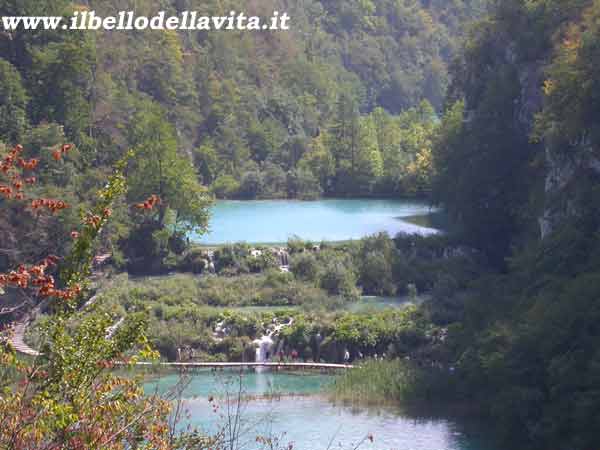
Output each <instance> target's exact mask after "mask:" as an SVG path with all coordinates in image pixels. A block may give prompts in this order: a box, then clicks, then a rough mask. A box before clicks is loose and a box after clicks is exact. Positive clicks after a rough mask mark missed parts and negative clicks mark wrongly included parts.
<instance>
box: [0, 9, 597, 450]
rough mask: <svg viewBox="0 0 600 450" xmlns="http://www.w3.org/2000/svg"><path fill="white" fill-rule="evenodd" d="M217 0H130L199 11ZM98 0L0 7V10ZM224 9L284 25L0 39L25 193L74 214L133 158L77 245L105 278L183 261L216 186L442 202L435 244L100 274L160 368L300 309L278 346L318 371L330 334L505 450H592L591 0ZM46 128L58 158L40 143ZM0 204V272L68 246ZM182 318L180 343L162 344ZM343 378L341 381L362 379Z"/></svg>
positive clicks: (222, 256) (235, 258)
mask: <svg viewBox="0 0 600 450" xmlns="http://www.w3.org/2000/svg"><path fill="white" fill-rule="evenodd" d="M117 3H118V5H117ZM237 3H238V2H234V1H230V2H227V1H226V2H217V1H214V2H212V1H209V2H201V1H196V0H180V1H172V2H170V1H167V2H164V1H163V2H158V1H153V0H138V1H137V2H135V8H136V11H137V12H138V13H140V14H141V13H148V14H150V13H151V12H153V11H155V10H156V9H157V8H158V7H159V6H160V7H161V8H162V9H167V10H169V11H171V12H177V11H182V10H186V9H187V10H197V11H201V12H203V11H205V12H210V13H216V12H228V11H229V10H231V9H236V7H237V8H238V9H239V5H238V4H237ZM117 6H119V7H123V5H122V3H121V2H116V1H102V2H96V1H90V2H87V4H86V5H85V6H82V5H74V4H72V3H71V2H69V1H66V0H64V1H61V0H53V1H50V0H47V1H43V2H42V1H24V2H17V1H10V0H4V1H3V0H0V15H4V14H8V13H10V14H13V15H14V14H23V15H24V14H26V13H31V14H40V13H41V12H48V13H50V12H53V13H57V12H58V13H61V14H62V13H64V14H68V13H69V11H71V10H72V9H73V8H90V9H95V10H96V11H98V12H99V13H103V12H106V11H111V10H114V9H115V8H117ZM132 7H133V6H132ZM247 8H248V11H249V12H256V13H257V14H268V13H269V12H270V11H272V10H274V9H278V8H279V9H281V10H284V9H285V10H287V11H288V12H289V14H290V15H291V16H292V17H293V21H294V24H293V31H292V32H290V33H289V34H285V33H249V34H244V33H237V32H232V33H204V32H178V33H176V32H154V31H153V32H150V31H148V32H139V33H131V34H129V33H106V32H98V33H73V32H70V33H50V32H36V33H32V32H27V33H26V32H21V31H18V32H14V33H3V34H0V141H2V142H3V147H4V145H6V148H11V147H12V146H13V145H14V144H17V143H22V144H23V146H24V147H25V148H26V149H28V151H29V152H33V153H32V157H34V158H39V159H40V160H41V161H42V162H43V163H44V164H43V165H41V169H40V173H39V174H38V178H39V183H38V184H36V186H35V188H34V189H36V190H37V192H38V195H40V196H48V197H61V198H65V200H66V201H67V202H68V203H71V204H78V205H82V206H81V208H82V210H83V208H86V207H88V205H89V204H91V203H92V199H93V197H94V193H95V192H96V190H97V189H98V188H99V187H100V186H103V185H104V183H105V182H106V179H107V177H108V175H109V174H110V173H112V167H113V165H114V164H115V163H116V162H117V161H119V160H120V159H121V158H122V157H123V155H124V154H125V152H126V150H128V149H132V150H133V156H132V158H131V159H130V160H129V162H128V163H127V165H126V167H125V169H124V171H125V174H126V177H127V180H128V183H129V189H128V192H127V195H126V198H125V199H120V200H117V201H116V203H115V204H114V206H113V210H112V217H111V221H110V222H108V223H107V225H106V226H105V227H104V229H103V230H102V233H101V235H100V240H99V242H100V243H99V245H98V247H99V248H98V249H96V250H97V251H104V252H108V253H110V254H111V255H112V260H111V262H112V264H113V266H114V267H115V269H116V270H117V271H123V269H125V268H128V269H130V270H134V269H135V270H137V271H138V272H139V271H140V267H141V268H142V269H144V270H146V271H148V272H164V271H166V270H171V269H177V270H181V271H186V272H196V273H198V272H202V270H203V269H204V266H202V267H200V268H198V267H199V266H200V265H199V261H200V260H201V259H202V258H204V256H203V255H200V252H199V251H198V249H190V248H189V247H188V245H189V242H187V239H186V235H187V233H188V232H189V231H190V230H200V231H201V230H203V229H205V228H206V226H207V223H208V216H207V212H206V207H207V206H208V205H209V204H210V202H211V201H212V200H213V199H214V198H215V197H216V198H239V199H254V198H300V199H312V198H317V197H319V196H365V197H367V196H368V197H370V196H396V197H401V196H421V197H424V198H427V199H429V200H430V201H431V202H432V203H434V204H436V205H439V206H440V207H442V208H443V209H444V210H445V212H446V213H447V214H448V216H449V218H450V220H451V222H452V225H453V227H452V233H450V234H449V235H447V236H444V237H443V238H437V237H435V238H428V239H414V240H411V239H409V238H407V237H396V238H394V239H391V238H389V237H387V236H383V235H382V236H373V237H368V238H365V239H363V240H361V241H358V242H354V243H351V244H347V245H342V246H336V247H334V248H327V247H326V246H323V248H322V249H321V250H322V251H321V252H320V253H319V254H313V253H310V250H309V249H310V248H312V247H313V244H312V243H307V244H306V245H304V244H302V243H290V244H289V249H290V253H291V256H292V260H291V265H290V273H286V274H282V273H279V272H278V271H277V270H276V263H274V262H273V261H271V260H268V259H264V260H260V261H259V262H257V260H256V259H255V258H252V257H251V250H250V248H248V247H247V246H244V245H237V246H230V247H225V248H221V249H219V250H218V252H217V255H216V261H217V268H216V272H217V276H216V277H214V278H211V279H209V280H201V281H198V280H196V279H193V278H186V277H185V276H182V278H176V279H174V281H173V280H171V281H169V282H165V284H161V283H158V284H156V283H155V284H153V283H147V284H145V285H143V286H140V285H139V284H135V283H133V282H130V281H127V280H122V279H120V278H119V279H118V280H117V282H116V284H115V288H114V290H113V292H110V293H108V294H105V297H106V298H107V301H108V307H109V308H112V309H114V310H118V311H120V312H121V311H127V312H129V311H131V312H132V313H134V312H136V311H138V307H139V306H140V304H145V305H146V306H148V307H149V308H150V309H151V319H150V324H151V328H152V331H151V333H153V334H152V336H151V340H152V342H153V343H154V344H155V346H156V347H159V348H160V350H161V351H163V354H164V355H166V356H168V357H173V355H174V354H175V353H176V348H177V346H178V345H181V342H183V343H185V344H186V345H197V346H198V348H199V349H200V351H202V352H203V354H206V355H209V356H210V357H214V358H217V359H219V358H221V359H223V358H240V357H241V355H242V353H243V352H244V346H243V345H245V344H244V343H247V342H250V341H251V338H254V337H255V333H256V328H257V327H258V326H259V325H256V324H257V323H261V322H263V321H265V320H272V319H273V317H277V313H266V314H263V313H256V314H254V315H252V317H251V318H250V319H248V318H247V317H242V316H241V315H240V314H237V313H236V314H229V315H228V316H227V317H226V319H227V320H229V321H230V322H231V326H232V327H234V328H235V327H239V330H238V331H239V335H238V336H235V338H231V339H229V340H227V341H225V343H224V344H222V345H221V346H215V345H212V346H211V345H207V344H206V339H204V338H206V337H207V336H210V333H211V331H212V327H213V326H214V322H215V321H216V320H223V316H222V314H221V313H220V312H215V310H213V309H210V308H212V307H215V306H222V305H227V306H234V307H238V306H248V305H251V306H264V305H270V306H274V305H277V306H283V307H286V308H296V309H294V310H293V311H294V312H293V313H289V312H287V310H286V312H285V314H295V317H296V319H297V322H296V324H295V326H294V327H290V328H289V329H288V330H286V333H287V334H286V339H287V340H288V342H292V343H293V344H294V345H296V346H298V347H303V348H301V353H302V354H303V355H304V354H305V355H306V356H307V357H309V355H310V357H314V353H315V352H316V353H317V354H318V352H319V351H320V350H319V349H318V348H317V349H316V350H315V348H314V342H315V336H316V335H317V334H319V335H321V334H322V335H323V336H326V337H327V338H328V340H327V341H326V343H327V345H328V346H329V347H327V349H326V350H327V351H328V352H329V353H328V354H329V355H331V359H333V360H335V359H339V357H340V350H341V349H343V348H349V349H351V350H352V352H356V353H358V352H360V353H361V354H363V353H364V354H365V355H367V356H370V355H371V354H376V353H379V354H381V353H382V352H386V353H387V354H388V355H390V356H392V357H398V359H397V360H395V361H393V362H392V363H391V364H393V365H391V366H389V367H388V370H386V371H385V372H384V375H382V377H383V378H380V379H379V380H380V383H381V389H390V386H396V385H398V386H400V385H401V386H402V387H403V388H404V387H405V386H406V385H407V384H410V383H412V384H413V385H415V386H418V387H419V391H418V394H416V396H417V397H418V396H422V395H425V396H426V398H427V400H432V399H435V400H436V401H440V402H441V403H444V402H447V403H448V404H450V405H457V404H460V405H465V404H466V405H469V410H471V411H472V412H475V413H476V414H477V415H478V416H483V417H486V418H488V419H491V422H492V423H493V424H494V425H495V428H496V429H497V431H498V432H499V433H500V434H502V435H503V436H504V437H505V438H506V439H507V441H508V442H512V444H508V445H511V447H507V448H533V449H536V450H538V449H539V450H542V449H577V450H589V449H594V448H597V447H598V445H599V443H600V438H599V435H598V429H600V351H599V350H598V344H599V343H600V341H599V337H600V325H599V323H600V303H599V298H600V259H599V256H598V255H599V250H600V234H599V232H598V230H599V229H600V209H599V206H600V190H599V186H600V151H599V148H600V141H599V140H600V132H599V127H598V117H599V114H600V98H599V96H598V92H600V69H599V67H600V25H599V24H600V1H599V0H538V1H530V0H491V1H489V2H484V1H467V0H463V1H461V0H454V1H443V0H421V1H417V0H380V1H376V0H356V1H355V0H352V1H337V0H322V1H312V0H302V1H296V2H285V1H281V2H277V1H272V2H269V1H260V2H259V1H254V2H248V5H247ZM65 141H66V142H73V144H74V147H73V149H72V150H71V151H70V152H69V154H68V156H65V157H63V156H62V155H61V154H58V157H54V155H56V152H57V151H58V150H57V148H60V145H61V144H63V143H64V142H65ZM154 194H156V195H159V196H160V198H161V199H162V203H160V204H158V205H157V207H156V211H155V212H152V213H151V214H143V213H141V212H140V211H139V210H138V209H136V208H135V207H133V208H132V207H129V206H128V205H131V204H132V203H135V202H144V201H145V200H146V199H148V198H151V197H150V196H151V195H154ZM146 201H148V200H146ZM142 205H143V203H142ZM0 212H1V214H0V230H1V231H2V233H0V249H3V251H2V252H0V270H1V271H4V270H8V269H9V268H10V267H12V266H13V265H14V264H15V263H16V262H17V261H19V260H23V259H36V258H39V257H42V256H46V255H47V254H49V253H56V254H58V255H61V256H62V255H64V254H66V253H68V250H69V249H70V247H71V245H72V244H71V242H72V241H73V239H72V236H71V235H70V232H71V230H73V229H75V228H76V224H77V222H78V220H79V219H80V217H79V214H78V213H79V212H78V211H76V210H70V209H67V210H66V211H65V212H64V214H61V215H60V216H58V215H56V216H55V215H48V216H38V215H35V214H32V213H31V212H30V211H23V210H22V209H21V208H20V207H19V204H18V203H17V202H15V201H13V199H10V198H6V199H1V200H0ZM294 245H297V246H300V247H302V246H304V248H301V251H300V250H299V251H294V248H293V247H294ZM296 250H298V249H296ZM130 292H134V294H135V295H133V296H131V295H130ZM173 292H176V293H177V295H175V294H173ZM360 292H362V293H367V294H373V295H382V294H383V295H395V294H403V295H404V294H406V295H412V296H414V297H416V296H417V294H422V293H426V294H427V295H426V296H425V297H424V298H425V300H424V301H423V303H422V304H420V306H419V307H415V308H411V309H409V310H407V311H405V312H403V313H402V314H398V315H394V316H392V315H389V316H388V315H386V314H379V313H377V314H375V313H364V312H363V313H360V314H359V313H352V312H348V311H347V310H345V309H343V308H346V307H347V305H348V304H349V303H351V302H352V301H354V300H355V299H356V298H357V297H358V296H359V293H360ZM131 297H133V299H131ZM149 298H150V300H148V299H149ZM282 299H285V301H282ZM298 308H300V309H298ZM281 314H284V313H281ZM50 317H51V316H50ZM265 317H267V319H265ZM47 320H51V319H48V318H47V317H44V318H43V320H42V322H44V321H47ZM191 329H193V330H195V332H196V335H195V337H193V338H192V337H191V336H183V335H184V334H185V331H186V330H191ZM173 330H175V331H173ZM173 333H176V334H178V335H181V336H178V337H177V338H174V337H173ZM317 358H318V357H317ZM410 358H413V360H418V359H419V358H421V359H422V360H425V361H427V362H428V363H429V362H431V361H432V360H433V359H435V361H436V364H439V366H440V367H442V368H443V369H444V372H443V376H442V377H435V376H431V375H432V373H433V374H434V375H435V370H428V371H427V372H425V371H422V370H421V369H420V368H419V367H412V366H411V365H410V364H408V363H404V362H401V361H406V360H410ZM383 364H385V363H381V365H383ZM448 367H452V370H453V373H454V377H453V378H452V377H448V376H447V373H448V371H447V369H446V368H448ZM368 370H373V371H377V370H380V368H378V367H372V368H370V369H368ZM365 373H367V376H364V377H363V378H361V377H357V379H349V380H348V384H349V386H350V389H353V390H357V391H360V389H361V386H362V388H364V389H366V387H365V386H366V385H368V384H369V383H370V381H371V380H372V378H371V377H370V376H369V374H371V373H372V372H369V371H365ZM407 373H408V375H407ZM399 378H402V380H401V382H400V381H399V380H398V379H399ZM406 379H410V380H412V381H410V383H407V382H406ZM381 380H383V381H381ZM340 386H342V387H341V388H340V389H343V386H344V385H340ZM377 389H378V387H377V386H376V387H370V388H369V392H370V394H371V395H375V394H374V392H375V391H376V390H377ZM409 391H410V389H408V390H407V391H406V392H409ZM410 392H412V391H410ZM415 392H416V391H415ZM379 395H380V396H381V397H390V396H391V397H394V398H396V397H397V398H399V399H403V398H404V396H408V394H406V393H403V394H402V395H400V394H399V393H398V392H389V391H387V390H385V391H380V392H379ZM515 442H516V444H515Z"/></svg>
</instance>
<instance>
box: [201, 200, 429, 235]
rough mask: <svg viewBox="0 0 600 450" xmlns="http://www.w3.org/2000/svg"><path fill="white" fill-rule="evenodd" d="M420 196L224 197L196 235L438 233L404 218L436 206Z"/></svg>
mask: <svg viewBox="0 0 600 450" xmlns="http://www.w3.org/2000/svg"><path fill="white" fill-rule="evenodd" d="M433 211H434V210H433V209H432V208H430V206H428V205H427V204H425V203H423V202H418V201H414V200H371V199H326V200H316V201H306V202H304V201H297V200H251V201H231V200H222V201H218V202H217V203H216V204H215V206H214V207H213V208H212V211H211V212H212V216H211V219H210V231H209V233H207V234H205V235H204V236H191V238H192V239H193V240H194V241H196V242H199V243H202V244H206V245H218V244H224V243H231V242H248V243H284V242H287V240H288V239H289V238H290V237H293V236H297V237H300V238H302V239H305V240H310V241H313V242H320V241H322V240H325V241H344V240H349V239H359V238H361V237H364V236H366V235H369V234H373V233H377V232H383V231H385V232H387V233H388V234H389V235H390V236H394V235H396V234H397V233H410V234H413V233H417V234H422V235H427V234H433V233H436V232H437V231H436V230H435V229H433V228H427V227H424V226H419V225H416V224H413V223H410V222H408V221H407V220H404V219H406V218H409V217H412V216H423V215H426V214H429V213H431V212H433Z"/></svg>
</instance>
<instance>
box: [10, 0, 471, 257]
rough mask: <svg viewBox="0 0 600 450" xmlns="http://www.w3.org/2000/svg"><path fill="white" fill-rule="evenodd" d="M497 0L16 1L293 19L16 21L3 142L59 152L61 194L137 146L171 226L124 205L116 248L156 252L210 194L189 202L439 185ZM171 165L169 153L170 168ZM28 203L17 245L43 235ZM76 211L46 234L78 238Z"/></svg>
mask: <svg viewBox="0 0 600 450" xmlns="http://www.w3.org/2000/svg"><path fill="white" fill-rule="evenodd" d="M480 3H481V2H480V1H475V0H468V1H467V0H465V1H455V2H452V3H451V4H448V2H445V1H416V0H411V1H392V0H385V1H377V2H374V1H370V0H361V1H350V2H348V1H313V0H303V1H299V2H296V1H294V2H285V1H260V2H248V3H247V4H240V2H235V1H227V2H217V1H209V2H206V1H194V0H186V1H170V2H164V1H162V2H159V1H155V0H142V1H140V0H138V1H135V2H133V1H130V2H117V1H89V2H79V3H78V2H71V1H67V0H44V1H37V0H36V1H24V2H23V1H12V0H3V1H1V2H0V14H1V15H3V16H4V15H27V14H30V15H31V14H33V15H40V14H48V15H50V14H61V15H62V14H64V15H65V16H69V15H70V14H72V12H73V10H84V9H86V10H95V11H96V13H97V14H98V15H100V16H102V15H110V14H115V13H116V12H117V11H121V10H134V11H135V13H136V15H148V16H152V15H153V14H156V13H157V12H158V11H160V10H165V11H166V12H167V13H169V14H177V13H179V12H181V11H184V10H189V11H197V12H198V13H199V14H213V15H214V14H219V13H221V14H228V13H229V11H230V10H237V11H239V10H242V9H243V10H244V11H245V12H246V13H247V14H253V13H256V14H259V15H265V16H266V15H270V14H272V12H273V11H274V10H280V11H287V12H288V14H290V16H291V17H292V18H293V19H292V21H293V24H292V25H293V26H292V27H291V28H292V30H291V31H290V32H265V33H262V32H259V33H248V32H246V33H244V32H233V31H232V32H211V33H207V32H202V31H193V32H192V31H179V32H176V31H155V30H148V31H143V32H142V31H136V32H114V31H113V32H107V31H97V32H78V31H69V32H49V31H35V32H32V31H24V30H18V31H16V32H3V33H1V34H0V98H1V100H2V101H1V106H0V142H4V143H5V144H6V145H13V144H15V143H22V144H23V145H24V146H25V147H26V148H28V149H31V150H32V151H33V156H34V157H39V158H41V159H42V160H44V161H47V162H49V163H50V165H49V167H50V168H51V169H50V170H48V172H47V173H43V174H42V175H41V176H40V177H39V178H40V180H39V181H40V183H41V184H40V185H39V187H38V189H41V190H42V191H43V192H45V193H46V195H54V196H56V195H57V194H58V193H61V194H62V195H64V196H65V197H66V198H67V199H69V198H71V199H72V200H75V199H77V200H79V201H86V200H87V199H89V197H90V193H92V192H94V191H95V190H96V189H97V187H98V186H99V185H100V184H101V183H102V181H103V180H104V179H105V177H106V174H107V171H108V170H109V168H110V167H111V166H112V164H113V163H114V162H115V161H117V160H118V159H119V158H120V157H121V156H122V155H123V153H124V151H125V150H126V149H128V148H136V149H138V150H139V154H138V156H137V158H136V159H135V162H133V163H132V164H131V167H130V172H131V175H132V183H133V185H132V188H131V189H130V194H129V198H128V200H129V201H130V202H131V201H141V200H143V199H145V198H146V197H147V196H149V195H151V194H153V193H157V192H158V190H159V187H160V188H162V190H163V192H161V193H160V194H161V195H162V196H163V197H164V200H165V205H169V207H168V208H167V207H166V206H165V207H164V208H163V209H165V211H163V212H162V213H161V214H160V217H158V218H157V219H156V220H154V223H152V221H151V223H142V220H141V219H140V217H138V216H136V215H135V214H132V213H131V212H130V211H127V210H125V209H123V210H121V211H118V212H117V213H116V215H115V218H116V224H115V225H114V227H113V228H112V229H111V230H110V231H107V232H105V234H106V236H105V237H107V238H108V237H110V238H111V239H110V240H105V247H106V249H107V250H114V251H116V250H118V248H117V247H114V245H115V244H116V243H117V242H120V243H121V244H120V245H119V248H121V249H122V250H123V251H124V252H125V254H126V256H127V257H128V258H133V259H136V258H140V257H143V256H144V254H142V255H140V254H139V252H138V251H137V249H136V246H137V245H138V244H139V242H143V241H144V240H146V239H152V241H153V242H154V245H153V249H152V250H146V254H145V256H152V255H154V256H163V257H164V256H165V255H167V254H168V253H169V251H170V249H172V248H174V247H181V244H177V242H179V241H181V238H182V237H183V233H184V232H185V231H186V230H185V229H184V228H186V227H182V226H176V227H173V228H169V229H170V230H176V231H177V233H176V235H175V236H173V235H168V234H169V233H162V234H160V233H158V234H157V233H156V232H157V230H161V229H163V228H165V227H164V225H165V223H166V222H174V223H177V224H180V225H183V224H185V225H186V226H187V227H188V228H189V227H192V228H193V227H200V228H201V227H202V226H204V225H205V221H204V218H202V217H199V213H198V209H197V207H198V206H200V205H199V204H198V202H196V203H195V204H194V202H191V203H190V202H189V201H187V200H189V199H191V198H194V197H196V198H197V196H198V195H199V196H200V197H203V198H205V199H207V198H208V197H210V196H211V195H213V194H215V195H216V196H217V197H222V198H223V197H225V198H227V197H236V198H287V197H291V198H303V199H306V198H315V197H318V196H321V195H337V196H340V195H341V196H343V195H357V194H358V195H418V194H420V195H422V194H423V193H424V192H426V191H427V190H428V189H429V181H430V179H429V177H430V170H429V169H430V166H431V135H432V131H433V128H434V124H435V122H436V117H435V116H436V110H438V111H439V110H440V109H441V107H442V103H443V98H444V95H445V92H446V89H447V86H448V84H449V75H448V66H449V63H450V61H451V59H452V57H453V55H454V52H455V51H456V49H457V48H458V47H459V42H460V40H461V37H462V36H463V34H464V33H463V27H464V26H465V24H466V23H467V22H469V21H470V20H471V19H472V18H473V17H475V16H477V15H478V14H479V12H480V6H479V4H480ZM64 141H69V142H73V143H74V144H75V146H76V150H75V151H73V152H72V153H71V154H70V157H69V158H68V160H67V161H66V162H63V161H54V160H53V159H52V148H53V146H55V145H57V144H58V143H62V142H64ZM175 155H177V157H174V156H175ZM153 161H154V162H153ZM156 161H159V162H160V161H169V164H170V166H169V167H168V169H167V170H164V171H163V172H161V173H160V174H159V166H160V163H155V162H156ZM175 181H177V182H175ZM202 185H203V186H206V187H207V189H204V188H202V187H201V186H202ZM176 199H177V200H176ZM200 203H206V202H205V200H202V201H200ZM0 207H1V208H2V209H3V210H5V211H7V210H8V209H10V208H11V204H10V203H9V202H6V201H2V203H1V204H0ZM166 209H168V210H169V211H166ZM13 212H14V213H15V214H13V215H8V214H2V219H0V220H2V223H1V224H0V227H2V230H3V231H7V232H6V233H2V238H1V239H0V240H1V242H0V247H5V248H14V247H15V242H16V241H17V240H21V239H22V238H23V237H25V236H27V232H28V230H29V231H31V229H30V228H29V227H30V225H31V224H32V223H33V222H32V221H31V220H30V219H28V218H27V217H25V215H26V214H25V215H23V214H21V213H19V214H17V212H16V211H13ZM200 215H201V214H200ZM75 216H76V213H73V214H72V216H69V217H70V218H69V217H67V218H63V219H61V221H60V222H58V221H56V222H57V223H55V224H53V225H52V226H53V227H55V228H56V237H53V236H46V239H42V243H44V246H46V244H47V246H50V247H52V249H53V250H55V251H58V249H60V248H63V247H64V244H66V242H64V241H63V239H64V238H60V237H59V236H66V235H68V233H59V232H58V231H59V230H63V231H65V230H66V231H68V230H70V229H71V228H72V225H73V223H74V222H73V221H74V220H75ZM48 220H50V221H53V219H52V218H50V219H48ZM144 221H146V222H147V219H144ZM136 242H137V243H138V244H136ZM25 245H28V244H26V243H25ZM111 247H113V248H111ZM30 251H31V252H33V253H34V254H35V250H34V249H33V248H32V249H30ZM148 252H150V254H148ZM116 253H117V254H118V253H119V252H118V251H116ZM4 264H5V263H2V264H0V266H4Z"/></svg>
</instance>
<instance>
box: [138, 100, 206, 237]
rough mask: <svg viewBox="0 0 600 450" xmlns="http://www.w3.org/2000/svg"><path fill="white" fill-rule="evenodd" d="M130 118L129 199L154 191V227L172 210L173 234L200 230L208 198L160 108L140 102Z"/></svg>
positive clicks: (162, 225) (165, 223) (204, 224)
mask: <svg viewBox="0 0 600 450" xmlns="http://www.w3.org/2000/svg"><path fill="white" fill-rule="evenodd" d="M140 106H141V107H140V109H139V111H138V112H137V113H136V115H135V117H134V121H133V122H134V124H133V126H132V127H131V132H130V138H129V139H130V143H131V145H132V147H133V148H134V150H135V151H136V157H135V160H134V161H132V163H131V167H130V168H129V172H128V176H129V177H130V180H131V181H130V188H129V191H128V197H129V199H130V200H131V201H138V202H139V201H144V200H145V199H147V198H148V197H149V196H151V195H153V194H156V195H158V196H159V198H160V200H161V203H160V205H158V207H157V210H158V212H157V214H156V215H155V217H154V221H155V223H156V227H157V228H159V229H160V228H163V227H165V226H166V225H167V222H166V219H167V211H172V212H173V215H174V216H173V228H172V229H170V230H169V231H171V232H173V233H187V232H191V231H196V232H201V231H203V230H205V229H206V226H207V222H208V211H207V207H208V206H209V205H210V199H209V196H208V194H207V190H206V188H204V187H203V186H202V185H201V184H200V183H199V182H198V176H197V174H196V171H195V169H194V167H193V166H192V163H191V161H190V159H189V157H187V156H182V155H181V154H180V153H179V152H178V149H177V139H176V137H175V130H174V129H173V126H172V125H170V124H169V122H168V121H167V120H166V118H165V114H164V112H163V111H162V109H161V108H160V107H159V106H157V105H156V104H153V103H151V102H143V103H142V104H141V105H140Z"/></svg>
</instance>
